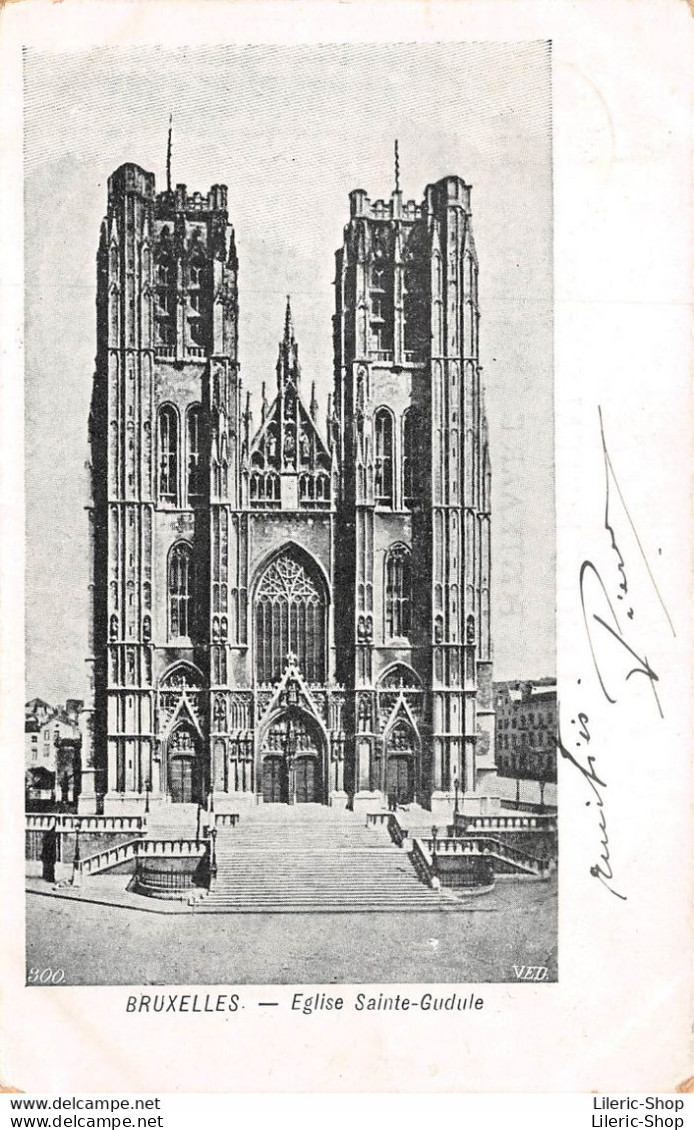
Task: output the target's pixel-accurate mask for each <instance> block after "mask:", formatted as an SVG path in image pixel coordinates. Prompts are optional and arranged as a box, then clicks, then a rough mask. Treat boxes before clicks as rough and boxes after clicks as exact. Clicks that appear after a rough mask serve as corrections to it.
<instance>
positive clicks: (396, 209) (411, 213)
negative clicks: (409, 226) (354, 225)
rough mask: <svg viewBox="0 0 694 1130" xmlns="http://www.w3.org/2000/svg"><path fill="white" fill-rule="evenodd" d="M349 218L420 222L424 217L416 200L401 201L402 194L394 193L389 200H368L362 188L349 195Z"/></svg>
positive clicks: (423, 208)
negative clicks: (359, 217)
mask: <svg viewBox="0 0 694 1130" xmlns="http://www.w3.org/2000/svg"><path fill="white" fill-rule="evenodd" d="M349 202H350V218H351V219H355V218H356V217H357V216H361V217H363V218H364V219H366V220H408V221H410V222H414V221H415V220H421V218H422V217H423V216H424V215H425V206H424V204H418V203H417V201H416V200H403V199H402V193H400V192H394V193H393V195H392V196H391V198H390V200H370V199H369V197H368V196H367V195H366V192H365V190H364V189H363V188H355V189H354V191H353V192H350V194H349Z"/></svg>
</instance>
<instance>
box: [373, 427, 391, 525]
mask: <svg viewBox="0 0 694 1130" xmlns="http://www.w3.org/2000/svg"><path fill="white" fill-rule="evenodd" d="M375 431H376V471H375V482H374V491H375V496H376V505H377V506H389V507H392V505H393V417H392V416H391V414H390V412H389V411H388V409H387V408H379V409H378V411H377V412H376V417H375Z"/></svg>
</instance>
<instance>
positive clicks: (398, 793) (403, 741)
mask: <svg viewBox="0 0 694 1130" xmlns="http://www.w3.org/2000/svg"><path fill="white" fill-rule="evenodd" d="M416 765H417V744H416V739H415V735H414V732H413V730H412V727H411V726H410V724H409V723H408V722H406V721H404V720H401V721H398V722H396V723H395V725H394V726H393V728H392V730H391V731H390V733H389V734H388V737H387V739H386V782H385V783H386V797H387V799H388V803H389V805H390V806H395V805H398V804H412V802H413V801H414V798H415V783H416V782H415V778H416Z"/></svg>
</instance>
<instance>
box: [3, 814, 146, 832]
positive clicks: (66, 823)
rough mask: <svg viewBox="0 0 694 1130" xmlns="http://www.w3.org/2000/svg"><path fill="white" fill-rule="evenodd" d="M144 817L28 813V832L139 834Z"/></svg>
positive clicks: (26, 821) (142, 826) (26, 825)
mask: <svg viewBox="0 0 694 1130" xmlns="http://www.w3.org/2000/svg"><path fill="white" fill-rule="evenodd" d="M145 824H146V820H145V818H144V817H143V816H77V815H76V814H69V815H62V814H59V813H55V812H51V813H45V814H42V815H38V814H37V813H31V812H30V813H27V814H26V816H25V825H24V826H25V828H26V830H27V832H48V831H53V830H55V831H56V832H77V831H79V832H133V831H136V832H139V831H140V830H141V829H142V828H144V827H145Z"/></svg>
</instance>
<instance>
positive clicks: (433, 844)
mask: <svg viewBox="0 0 694 1130" xmlns="http://www.w3.org/2000/svg"><path fill="white" fill-rule="evenodd" d="M438 834H439V830H438V828H437V827H436V824H432V826H431V858H432V859H433V861H434V863H435V862H436V837H437V836H438Z"/></svg>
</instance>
